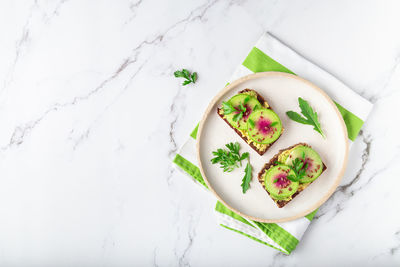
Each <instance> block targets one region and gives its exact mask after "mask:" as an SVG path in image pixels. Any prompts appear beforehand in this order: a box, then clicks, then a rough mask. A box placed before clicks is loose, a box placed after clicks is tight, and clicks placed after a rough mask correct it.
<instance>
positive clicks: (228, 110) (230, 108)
mask: <svg viewBox="0 0 400 267" xmlns="http://www.w3.org/2000/svg"><path fill="white" fill-rule="evenodd" d="M222 110H223V111H224V114H226V115H228V114H231V113H232V112H234V111H235V110H236V109H235V108H234V107H233V106H232V104H231V103H229V102H225V101H224V102H222Z"/></svg>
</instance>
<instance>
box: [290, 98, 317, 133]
mask: <svg viewBox="0 0 400 267" xmlns="http://www.w3.org/2000/svg"><path fill="white" fill-rule="evenodd" d="M298 101H299V107H300V109H301V114H303V116H304V117H303V116H301V115H300V114H299V113H297V112H294V111H287V112H286V115H287V116H288V117H289V118H290V119H291V120H293V121H295V122H299V123H302V124H308V125H312V126H314V130H315V131H317V132H318V133H320V134H321V135H322V137H324V138H325V135H324V133H323V131H322V128H321V125H320V123H319V121H318V114H317V112H315V111H314V110H313V109H312V107H311V106H310V104H308V102H307V101H306V100H304V99H303V98H301V97H299V99H298Z"/></svg>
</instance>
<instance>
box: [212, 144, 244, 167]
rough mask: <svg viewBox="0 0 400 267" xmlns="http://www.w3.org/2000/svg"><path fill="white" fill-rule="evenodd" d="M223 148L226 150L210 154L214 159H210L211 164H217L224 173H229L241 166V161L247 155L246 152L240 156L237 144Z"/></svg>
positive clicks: (220, 149)
mask: <svg viewBox="0 0 400 267" xmlns="http://www.w3.org/2000/svg"><path fill="white" fill-rule="evenodd" d="M225 146H226V148H228V150H226V149H222V148H219V149H217V151H213V152H212V154H213V155H214V156H215V157H214V158H212V159H211V163H212V164H217V163H219V164H220V165H221V166H220V167H221V168H222V169H223V171H224V172H231V171H233V170H234V169H235V168H238V167H240V166H242V160H244V159H247V158H248V157H249V153H248V152H246V153H243V154H242V155H240V152H239V150H240V145H239V143H238V142H235V143H232V142H231V143H229V144H226V145H225Z"/></svg>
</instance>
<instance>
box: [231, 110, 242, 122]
mask: <svg viewBox="0 0 400 267" xmlns="http://www.w3.org/2000/svg"><path fill="white" fill-rule="evenodd" d="M241 118H243V112H239V113H238V114H235V115H234V116H233V118H232V119H233V121H240V119H241Z"/></svg>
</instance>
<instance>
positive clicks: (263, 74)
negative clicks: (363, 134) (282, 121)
mask: <svg viewBox="0 0 400 267" xmlns="http://www.w3.org/2000/svg"><path fill="white" fill-rule="evenodd" d="M266 76H285V77H287V78H290V79H296V80H299V81H300V82H303V83H306V84H308V85H309V86H310V87H312V88H314V89H315V90H316V91H317V92H318V93H320V94H321V95H322V96H323V97H325V98H326V99H327V100H328V103H330V105H331V106H332V107H333V109H334V110H335V112H336V114H337V115H338V117H339V118H340V122H341V125H342V131H343V133H344V137H345V140H344V142H345V146H346V148H345V155H344V161H343V165H342V167H341V170H340V172H339V174H338V176H337V177H336V179H335V181H334V183H333V185H332V186H331V188H330V189H329V190H328V191H327V193H325V195H323V196H322V198H321V199H320V200H319V201H318V202H317V203H316V204H314V205H312V206H311V207H310V208H309V209H307V210H306V211H304V212H301V213H298V214H297V215H293V216H290V217H286V218H281V219H263V218H258V217H255V216H251V215H247V214H244V213H243V212H241V211H238V210H237V209H235V208H233V207H231V206H230V205H229V204H228V203H226V202H225V201H224V200H223V199H222V198H221V197H220V196H219V195H218V194H217V192H216V191H215V190H214V189H213V188H212V186H211V185H210V182H209V181H208V178H207V176H206V175H205V173H204V169H203V164H202V162H201V157H200V146H201V139H202V138H201V136H202V132H203V127H204V122H205V121H206V119H207V118H208V116H209V115H210V113H211V111H212V107H213V106H214V105H215V103H216V102H217V101H218V100H219V99H220V98H221V97H222V96H223V95H224V94H225V93H227V92H228V91H230V90H231V89H232V88H233V87H236V86H237V85H239V84H241V83H243V82H245V81H247V80H251V79H256V78H259V77H266ZM348 139H349V138H348V135H347V128H346V124H345V122H344V120H343V117H342V115H341V113H340V112H339V110H338V108H337V107H336V105H335V103H334V102H333V100H332V99H331V98H330V97H329V96H328V95H327V94H326V93H325V92H324V91H323V90H322V89H321V88H319V87H318V86H316V85H315V84H313V83H312V82H310V81H308V80H306V79H304V78H302V77H299V76H297V75H294V74H290V73H285V72H277V71H267V72H257V73H252V74H248V75H246V76H243V77H241V78H239V79H237V80H235V81H233V82H232V83H230V84H229V85H227V86H226V87H224V88H223V89H222V90H220V91H219V92H218V93H217V94H216V95H215V96H214V97H213V99H212V100H211V101H210V103H209V104H208V106H207V109H206V110H205V112H204V114H203V116H202V118H201V120H200V123H199V128H198V131H197V138H196V156H197V161H198V164H199V169H200V173H201V175H202V177H203V179H204V181H205V183H206V184H207V186H208V189H209V190H210V191H211V192H212V194H213V195H214V196H215V197H216V198H217V199H218V200H219V201H221V202H222V203H223V204H224V205H225V206H226V207H227V208H229V209H230V210H232V211H234V212H235V213H237V214H239V215H240V216H242V217H244V218H246V219H250V220H253V221H258V222H264V223H279V222H287V221H292V220H295V219H298V218H301V217H305V216H306V215H308V214H310V213H311V212H313V211H314V210H316V209H318V208H319V207H320V206H321V205H322V204H324V203H325V202H326V201H327V200H328V199H329V197H330V196H331V195H332V194H333V193H334V192H335V190H336V188H337V187H338V186H339V183H340V181H341V180H342V178H343V175H344V172H345V170H346V167H347V163H348V154H349V141H348Z"/></svg>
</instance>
